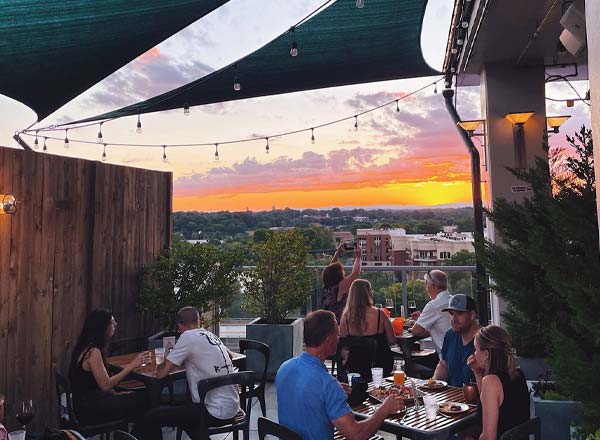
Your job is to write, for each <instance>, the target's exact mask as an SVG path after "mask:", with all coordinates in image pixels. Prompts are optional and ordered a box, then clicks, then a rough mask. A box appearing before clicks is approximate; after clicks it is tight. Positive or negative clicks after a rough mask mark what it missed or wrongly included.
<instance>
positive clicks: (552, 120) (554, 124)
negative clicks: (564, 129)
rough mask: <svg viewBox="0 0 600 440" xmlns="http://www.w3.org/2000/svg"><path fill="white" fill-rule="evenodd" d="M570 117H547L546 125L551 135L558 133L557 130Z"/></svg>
mask: <svg viewBox="0 0 600 440" xmlns="http://www.w3.org/2000/svg"><path fill="white" fill-rule="evenodd" d="M570 117H571V116H548V117H547V118H546V125H548V127H550V128H551V129H552V132H553V133H558V128H559V127H560V126H561V125H563V123H564V122H565V121H566V120H567V119H569V118H570Z"/></svg>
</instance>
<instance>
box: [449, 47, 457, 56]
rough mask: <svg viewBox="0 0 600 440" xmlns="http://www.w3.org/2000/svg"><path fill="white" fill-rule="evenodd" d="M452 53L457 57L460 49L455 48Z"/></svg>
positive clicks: (451, 50)
mask: <svg viewBox="0 0 600 440" xmlns="http://www.w3.org/2000/svg"><path fill="white" fill-rule="evenodd" d="M450 52H452V53H453V54H454V55H456V54H457V53H458V49H457V48H456V47H453V48H452V49H450Z"/></svg>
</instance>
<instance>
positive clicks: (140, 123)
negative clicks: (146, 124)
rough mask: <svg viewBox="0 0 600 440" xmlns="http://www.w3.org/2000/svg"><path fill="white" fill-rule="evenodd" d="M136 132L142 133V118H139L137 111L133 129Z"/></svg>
mask: <svg viewBox="0 0 600 440" xmlns="http://www.w3.org/2000/svg"><path fill="white" fill-rule="evenodd" d="M135 131H136V133H137V134H140V133H142V120H141V119H140V114H139V113H138V121H137V126H136V129H135Z"/></svg>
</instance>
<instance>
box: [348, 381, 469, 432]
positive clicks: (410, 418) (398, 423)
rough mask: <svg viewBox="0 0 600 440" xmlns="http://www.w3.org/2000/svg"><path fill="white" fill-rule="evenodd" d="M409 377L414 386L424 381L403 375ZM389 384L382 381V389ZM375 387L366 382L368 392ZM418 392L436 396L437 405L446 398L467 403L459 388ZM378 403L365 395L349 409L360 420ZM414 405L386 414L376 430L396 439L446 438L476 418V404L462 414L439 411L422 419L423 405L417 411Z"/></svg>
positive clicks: (423, 414) (369, 413) (375, 407)
mask: <svg viewBox="0 0 600 440" xmlns="http://www.w3.org/2000/svg"><path fill="white" fill-rule="evenodd" d="M410 380H414V381H415V384H417V387H419V386H420V385H423V384H425V383H426V382H427V381H426V380H421V379H411V378H406V383H407V384H409V383H410V382H409V381H410ZM391 386H392V384H391V383H388V382H387V381H384V383H383V387H384V388H390V387H391ZM374 388H375V387H374V385H373V383H372V382H371V383H369V388H368V389H367V392H371V391H372V390H373V389H374ZM419 392H422V393H426V394H431V395H434V396H436V398H437V401H438V403H440V404H441V403H442V402H448V401H451V402H461V403H466V402H465V398H464V395H463V391H462V388H457V387H451V386H448V387H446V388H444V389H441V390H436V391H429V390H427V391H425V390H419ZM378 406H379V403H378V402H376V401H375V400H374V399H372V398H371V397H368V398H367V399H366V400H365V401H364V402H363V403H360V404H357V405H354V406H352V412H353V414H354V416H355V417H356V418H357V419H360V420H362V419H366V418H367V417H369V416H370V415H371V414H373V412H375V410H376V409H377V407H378ZM414 408H415V407H414V404H411V405H408V406H407V407H406V412H400V413H398V414H393V415H391V416H388V417H387V418H386V419H385V421H384V422H383V424H382V425H381V427H380V428H379V430H381V431H384V432H389V433H392V434H395V435H396V438H397V439H398V440H402V438H403V437H408V438H411V439H418V440H420V439H444V440H445V439H446V438H448V436H449V435H450V434H454V433H456V432H458V431H460V430H462V429H464V428H465V427H466V426H467V425H469V424H471V423H473V422H474V421H475V420H476V412H477V407H476V406H475V405H469V409H468V410H467V411H465V412H464V413H461V414H456V415H451V416H450V415H449V416H446V415H442V414H440V413H438V414H437V415H436V418H435V420H427V419H426V418H425V408H424V406H423V405H420V408H419V410H418V411H415V409H414Z"/></svg>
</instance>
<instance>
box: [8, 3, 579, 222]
mask: <svg viewBox="0 0 600 440" xmlns="http://www.w3.org/2000/svg"><path fill="white" fill-rule="evenodd" d="M322 2H323V0H296V1H289V0H288V1H285V0H278V1H274V0H231V1H230V2H229V3H227V4H226V5H225V6H223V7H221V8H219V9H217V10H216V11H214V12H213V13H211V14H209V15H207V16H206V17H204V18H202V19H201V20H199V21H198V22H196V23H194V24H192V25H191V26H189V27H188V28H186V29H184V30H183V31H181V32H179V33H178V34H176V35H175V36H173V37H171V38H170V39H168V40H166V41H165V42H163V43H161V44H160V45H159V46H157V47H155V48H153V49H151V50H150V51H148V52H147V53H146V54H144V55H142V56H141V57H139V58H138V59H136V60H134V61H132V62H131V63H129V64H128V65H127V66H125V67H123V68H122V69H120V70H119V71H117V72H115V73H114V74H112V75H110V76H109V77H108V78H106V79H105V80H104V81H102V82H100V83H99V84H97V85H96V86H94V87H92V88H91V89H90V90H88V91H87V92H85V93H84V94H82V95H81V96H79V97H78V98H76V99H75V100H73V101H72V102H71V103H69V104H67V105H66V106H65V107H63V108H62V109H60V110H58V111H57V112H55V113H54V114H53V115H51V116H50V117H49V118H47V119H46V120H45V121H43V122H42V125H44V126H45V125H49V124H52V123H56V122H66V121H70V120H75V119H80V118H82V117H86V116H91V115H95V114H98V113H101V112H105V111H108V110H112V109H115V108H118V107H121V106H124V105H128V104H132V103H134V102H137V101H139V100H142V99H146V98H149V97H151V96H154V95H156V94H158V93H162V92H164V91H167V90H169V89H172V88H174V87H177V86H180V85H182V84H185V83H187V82H189V81H192V80H194V79H197V78H199V77H201V76H204V75H205V74H207V73H209V72H211V71H213V70H216V69H219V68H220V67H222V66H224V65H227V64H229V63H231V62H233V61H235V60H236V59H238V58H240V57H241V56H244V55H246V54H248V53H250V52H252V51H253V50H255V49H257V48H259V47H260V46H262V45H263V44H265V43H266V42H268V41H270V40H271V39H272V38H274V37H276V36H277V35H279V34H280V33H281V32H282V31H284V30H286V29H288V28H289V27H290V26H291V25H292V24H294V23H295V22H297V21H298V20H299V19H300V18H302V17H304V16H305V15H306V14H307V13H308V12H310V11H312V10H314V9H315V8H316V7H318V6H320V5H321V4H322ZM451 7H452V2H451V1H449V0H429V5H428V9H427V11H426V15H425V22H424V29H423V36H422V46H423V53H424V55H425V59H426V60H427V61H428V62H429V64H431V65H432V66H433V67H434V68H437V69H438V70H439V69H441V65H442V61H443V52H444V49H445V44H446V37H447V29H448V26H449V22H450V15H451ZM435 79H437V78H419V79H413V80H403V81H387V82H380V83H371V84H365V85H355V86H346V87H338V88H330V89H322V90H317V91H308V92H299V93H292V94H288V95H281V96H272V97H264V98H256V99H248V100H243V101H237V102H231V103H223V104H215V105H207V106H203V107H195V108H192V109H191V114H190V115H189V116H185V115H184V114H183V111H182V110H174V111H168V112H161V113H156V114H150V115H144V116H143V117H142V125H143V133H142V134H137V133H135V125H136V119H135V118H134V117H131V118H123V119H120V120H117V121H114V122H111V123H110V124H105V126H104V127H103V134H104V139H105V141H106V142H111V141H112V142H139V143H158V144H163V143H164V144H169V143H186V142H202V143H204V142H210V143H222V142H224V141H227V140H233V139H241V138H247V137H253V136H269V135H270V134H273V133H277V132H284V131H289V130H296V129H302V128H308V127H311V126H314V125H318V124H321V123H324V122H327V121H331V120H335V119H339V118H342V117H345V116H351V115H353V114H354V113H356V112H359V111H363V110H366V109H369V108H372V107H375V106H377V105H379V104H381V103H384V102H387V101H390V100H393V99H395V98H398V97H401V96H402V95H403V94H405V93H408V92H411V91H413V90H415V89H417V88H419V87H421V86H423V85H425V84H428V83H430V82H432V81H434V80H435ZM440 85H441V84H440ZM575 86H576V87H577V88H578V89H579V90H580V92H581V93H582V94H584V93H585V91H586V90H587V82H581V83H575ZM439 89H440V90H441V87H439ZM547 95H548V96H553V97H558V96H561V95H569V96H570V95H572V93H569V92H568V90H567V85H566V84H551V85H548V86H547ZM548 102H549V103H550V104H549V105H548V113H549V114H564V113H565V112H566V111H567V109H566V108H565V106H564V104H563V103H552V102H550V101H548ZM479 107H480V104H479V89H478V88H469V89H459V93H458V111H459V114H460V115H461V117H462V118H463V119H472V118H477V117H479V115H480V111H479ZM0 109H2V115H3V117H2V118H0V144H1V145H6V146H12V147H14V146H15V142H14V141H13V140H12V135H13V133H14V132H15V131H16V130H19V129H22V128H25V127H27V126H29V125H30V124H31V123H32V122H33V121H34V120H35V114H34V113H33V111H31V110H30V109H28V108H27V107H25V106H24V105H22V104H20V103H17V102H15V101H13V100H11V99H9V98H6V97H2V96H1V95H0ZM568 112H569V113H568V114H571V115H573V117H572V118H571V120H569V121H568V122H567V123H565V124H564V128H561V132H563V133H572V132H573V131H575V130H576V129H577V128H578V127H579V126H580V125H581V124H582V123H586V124H587V125H589V113H588V112H587V108H586V107H585V106H584V105H583V104H581V103H577V104H576V106H575V107H574V108H572V109H568ZM353 125H354V122H353V121H347V122H345V123H341V124H337V125H333V126H329V127H325V128H323V129H319V130H317V131H315V137H316V142H315V144H314V145H313V144H311V142H310V133H302V134H298V135H294V136H289V137H284V138H280V139H277V138H274V139H271V140H270V154H268V155H267V154H265V143H264V141H256V142H249V143H244V144H234V145H230V146H226V145H224V146H220V147H219V158H220V160H219V161H215V160H214V147H210V148H207V147H201V148H179V149H169V150H168V151H167V155H168V161H167V163H163V161H162V153H163V152H162V148H146V149H141V148H131V147H122V148H119V149H117V148H116V147H109V149H108V150H107V153H108V162H111V163H115V164H122V165H127V166H134V167H143V168H153V169H159V170H165V171H172V172H173V173H174V210H176V211H178V210H197V211H216V210H230V211H237V210H246V209H250V210H265V209H271V208H272V207H276V208H285V207H290V208H328V207H366V208H368V207H390V208H394V207H395V208H399V207H407V206H432V205H453V204H461V205H465V204H468V203H470V194H471V192H470V191H471V190H470V174H469V159H468V156H467V154H466V150H465V147H464V145H463V144H462V142H461V140H460V138H459V136H458V134H457V131H456V129H455V128H454V127H453V126H452V123H451V121H450V118H449V116H448V114H447V112H446V111H445V109H444V107H443V99H442V97H441V94H437V95H436V94H434V93H433V87H430V88H428V89H426V90H425V91H423V92H422V93H420V94H417V95H415V96H413V97H411V98H408V99H406V100H402V101H400V112H396V111H395V106H389V107H388V108H384V109H382V110H379V111H376V112H373V113H371V114H369V115H367V116H365V117H362V118H360V120H359V130H358V131H355V130H354V127H353ZM97 132H98V128H97V126H94V127H91V128H89V129H82V130H77V133H76V134H73V133H72V132H70V133H69V134H70V136H69V137H70V138H71V137H72V138H78V139H86V140H94V139H95V138H96V134H97ZM554 139H555V140H556V141H559V142H563V141H560V139H564V136H560V137H554V138H553V141H554ZM71 145H72V146H71V148H70V149H68V150H66V149H64V148H63V146H62V142H58V141H51V142H49V143H48V149H49V151H48V153H50V154H59V155H65V156H67V155H68V156H73V157H81V158H88V159H92V160H99V159H100V157H101V154H102V148H101V146H100V145H98V146H95V145H94V146H90V145H87V146H86V145H83V144H79V145H78V144H76V143H74V142H71Z"/></svg>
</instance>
